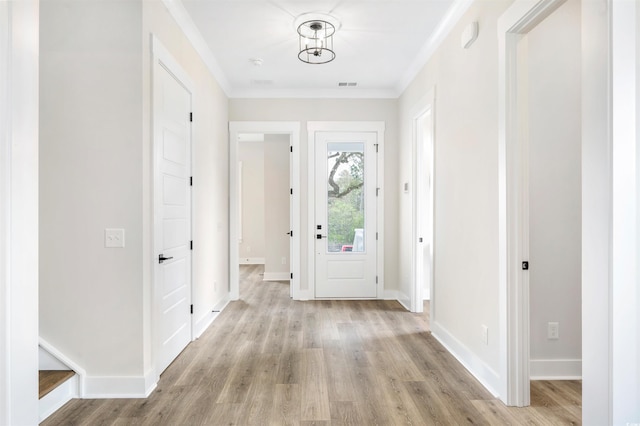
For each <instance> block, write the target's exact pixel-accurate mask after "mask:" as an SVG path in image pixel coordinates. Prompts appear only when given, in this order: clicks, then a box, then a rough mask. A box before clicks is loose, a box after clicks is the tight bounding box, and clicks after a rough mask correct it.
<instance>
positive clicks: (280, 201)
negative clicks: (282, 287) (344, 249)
mask: <svg viewBox="0 0 640 426" xmlns="http://www.w3.org/2000/svg"><path fill="white" fill-rule="evenodd" d="M289 145H290V142H289V135H265V137H264V196H265V216H264V222H265V224H268V226H265V245H266V253H265V264H264V278H265V279H276V280H281V279H283V278H286V277H288V276H289V240H290V237H289V235H287V232H289V230H290V226H289V215H290V214H289V198H290V194H289ZM283 259H284V260H285V262H284V263H283V262H282V260H283Z"/></svg>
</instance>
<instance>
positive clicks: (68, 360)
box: [38, 337, 87, 398]
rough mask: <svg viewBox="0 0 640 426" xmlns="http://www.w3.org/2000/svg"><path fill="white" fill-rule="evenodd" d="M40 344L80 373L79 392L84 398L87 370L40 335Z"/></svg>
mask: <svg viewBox="0 0 640 426" xmlns="http://www.w3.org/2000/svg"><path fill="white" fill-rule="evenodd" d="M38 345H39V346H40V348H41V349H42V350H44V351H45V352H48V353H49V355H50V356H52V357H53V358H56V359H57V360H58V361H60V362H61V363H63V364H64V365H66V366H67V367H69V369H71V370H73V371H74V372H75V373H76V374H77V375H78V380H77V393H78V396H79V397H80V398H84V393H85V391H84V390H85V378H86V377H87V373H86V371H84V368H82V367H80V365H78V364H77V363H76V362H75V361H73V360H72V359H71V358H69V357H68V356H66V355H65V354H63V353H62V352H60V351H59V350H58V349H57V348H56V347H55V346H53V345H52V344H51V343H49V342H47V341H46V340H45V339H43V338H42V337H38Z"/></svg>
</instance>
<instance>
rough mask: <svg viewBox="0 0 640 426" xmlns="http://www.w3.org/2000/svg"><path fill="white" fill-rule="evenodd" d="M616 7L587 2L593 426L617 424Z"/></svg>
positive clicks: (585, 300) (585, 221) (586, 184)
mask: <svg viewBox="0 0 640 426" xmlns="http://www.w3.org/2000/svg"><path fill="white" fill-rule="evenodd" d="M607 5H608V7H607ZM611 5H612V1H606V2H592V1H583V2H581V9H582V20H581V26H582V75H581V80H582V330H583V333H582V375H583V378H584V382H583V388H582V420H583V423H584V424H585V425H591V426H599V425H611V424H613V402H612V399H613V383H612V380H611V370H612V359H613V358H612V350H611V336H612V333H611V331H612V328H613V325H614V323H613V320H612V317H613V310H612V292H613V287H614V284H613V280H612V259H611V253H612V233H611V230H612V226H613V224H612V222H613V221H612V209H613V207H612V199H613V184H612V178H611V175H612V161H611V157H612V124H611V122H612V115H613V111H612V108H611V107H612V100H611V82H612V78H613V77H612V75H611V49H612V40H611V25H612V24H611V20H612V17H611ZM629 93H631V92H629ZM623 344H628V343H627V342H623Z"/></svg>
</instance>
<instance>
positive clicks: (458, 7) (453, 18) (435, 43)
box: [396, 0, 474, 96]
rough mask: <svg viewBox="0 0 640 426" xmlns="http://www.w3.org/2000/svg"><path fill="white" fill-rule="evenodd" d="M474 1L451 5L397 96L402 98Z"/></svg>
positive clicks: (401, 81) (456, 0) (406, 73)
mask: <svg viewBox="0 0 640 426" xmlns="http://www.w3.org/2000/svg"><path fill="white" fill-rule="evenodd" d="M473 2H474V0H455V1H454V3H453V4H452V5H451V7H450V8H449V10H448V11H447V13H446V14H445V16H444V18H442V20H441V21H440V23H439V24H438V26H437V27H436V29H435V31H434V32H433V34H432V35H431V37H429V39H428V40H427V41H426V43H425V44H424V45H423V46H422V49H420V52H419V53H418V55H417V56H416V59H415V60H414V61H413V63H412V64H411V66H410V67H409V68H408V69H407V71H406V72H405V73H404V75H403V76H402V78H401V79H400V81H399V82H398V86H397V90H396V92H397V94H398V96H401V95H402V93H403V92H404V91H405V90H406V89H407V87H408V86H409V84H411V82H412V81H413V80H414V79H415V78H416V76H417V75H418V73H419V72H420V70H422V68H423V67H424V66H425V65H426V63H427V61H428V60H429V59H431V57H432V56H433V54H434V53H435V51H436V50H437V49H438V47H440V45H441V44H442V42H443V41H444V39H445V38H446V37H447V36H448V35H449V33H450V32H451V30H452V29H453V27H454V26H455V25H456V24H457V23H458V21H460V19H461V18H462V15H464V14H465V12H466V11H467V10H469V7H470V6H471V4H472V3H473Z"/></svg>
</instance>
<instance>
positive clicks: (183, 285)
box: [153, 64, 191, 373]
mask: <svg viewBox="0 0 640 426" xmlns="http://www.w3.org/2000/svg"><path fill="white" fill-rule="evenodd" d="M154 71H155V73H154V111H153V113H154V132H155V136H154V151H155V158H154V162H155V179H154V186H155V191H154V197H155V206H154V208H155V225H154V226H155V230H154V233H155V259H154V262H156V265H157V267H156V270H155V272H156V277H155V291H156V292H157V294H158V297H157V298H156V300H157V302H158V304H159V306H158V307H157V312H158V317H157V320H158V323H157V327H158V338H159V342H158V343H159V352H160V353H159V359H158V373H161V372H162V371H164V369H165V368H167V366H168V365H169V364H171V362H172V361H173V360H174V359H175V358H176V357H177V356H178V355H179V354H180V352H182V350H183V349H184V348H185V346H187V344H188V343H189V342H190V341H191V250H190V241H191V187H190V175H191V123H190V118H189V116H190V109H191V94H190V93H189V91H187V89H185V87H184V86H183V85H182V84H181V83H180V81H178V80H177V79H176V78H175V77H174V76H173V74H171V73H170V72H169V71H168V70H167V69H166V68H165V67H164V66H162V65H161V64H156V67H155V70H154Z"/></svg>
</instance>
